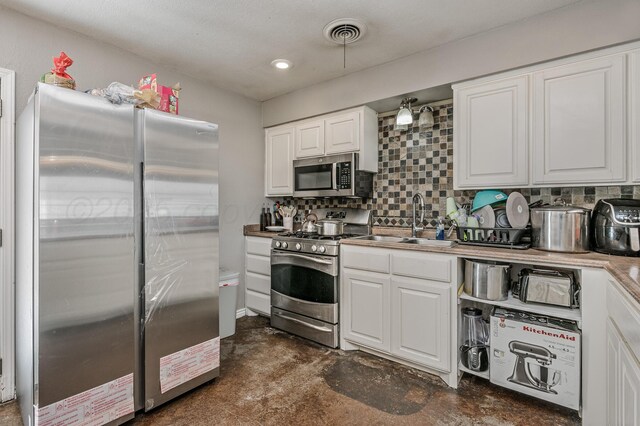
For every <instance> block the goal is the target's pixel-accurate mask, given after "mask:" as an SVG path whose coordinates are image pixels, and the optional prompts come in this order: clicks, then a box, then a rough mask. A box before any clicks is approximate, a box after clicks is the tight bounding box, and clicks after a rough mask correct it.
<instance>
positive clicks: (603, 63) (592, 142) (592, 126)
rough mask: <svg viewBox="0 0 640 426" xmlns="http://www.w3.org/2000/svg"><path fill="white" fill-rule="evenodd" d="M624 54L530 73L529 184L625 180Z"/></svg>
mask: <svg viewBox="0 0 640 426" xmlns="http://www.w3.org/2000/svg"><path fill="white" fill-rule="evenodd" d="M625 86H626V85H625V55H623V54H619V55H614V56H608V57H603V58H599V59H592V60H587V61H581V62H576V63H572V64H568V65H564V66H558V67H554V68H548V69H545V70H541V71H538V72H536V73H534V74H533V147H534V150H533V183H534V184H563V183H600V182H621V181H624V180H625V179H626V156H625V145H626V136H625V135H626V132H625V111H626V108H625V103H626V96H625Z"/></svg>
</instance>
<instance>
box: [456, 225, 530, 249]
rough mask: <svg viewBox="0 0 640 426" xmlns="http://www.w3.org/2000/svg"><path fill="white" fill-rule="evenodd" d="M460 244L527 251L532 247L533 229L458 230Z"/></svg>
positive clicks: (460, 228) (459, 227)
mask: <svg viewBox="0 0 640 426" xmlns="http://www.w3.org/2000/svg"><path fill="white" fill-rule="evenodd" d="M456 232H457V234H458V242H459V243H460V244H466V245H471V246H483V247H501V248H510V249H517V250H526V249H528V248H530V247H531V242H530V241H531V228H530V227H526V228H470V227H467V226H458V227H457V228H456Z"/></svg>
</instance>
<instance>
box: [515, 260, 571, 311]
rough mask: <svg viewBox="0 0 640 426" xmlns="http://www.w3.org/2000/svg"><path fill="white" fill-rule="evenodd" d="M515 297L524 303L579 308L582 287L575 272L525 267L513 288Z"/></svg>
mask: <svg viewBox="0 0 640 426" xmlns="http://www.w3.org/2000/svg"><path fill="white" fill-rule="evenodd" d="M511 292H512V294H513V296H514V297H517V298H518V299H520V301H521V302H524V303H542V304H545V305H555V306H563V307H565V308H578V307H579V304H580V287H579V286H578V285H577V283H576V281H575V278H574V276H573V273H571V272H563V271H557V270H551V269H526V268H525V269H523V270H522V271H520V273H519V274H518V281H516V282H515V283H514V286H513V288H512V291H511Z"/></svg>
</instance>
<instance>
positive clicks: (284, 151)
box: [265, 126, 295, 197]
mask: <svg viewBox="0 0 640 426" xmlns="http://www.w3.org/2000/svg"><path fill="white" fill-rule="evenodd" d="M294 136H295V131H294V128H293V127H292V126H281V127H274V128H271V129H267V131H266V134H265V139H266V141H265V145H266V152H265V158H266V164H265V174H266V179H265V195H266V196H267V197H268V196H273V195H292V194H293V145H294V139H295V138H294Z"/></svg>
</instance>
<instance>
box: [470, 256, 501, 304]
mask: <svg viewBox="0 0 640 426" xmlns="http://www.w3.org/2000/svg"><path fill="white" fill-rule="evenodd" d="M510 270H511V265H509V264H507V263H498V262H480V261H477V260H469V259H465V266H464V292H465V293H467V294H468V295H470V296H473V297H477V298H479V299H486V300H507V296H508V295H509V282H510V281H509V272H510Z"/></svg>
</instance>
